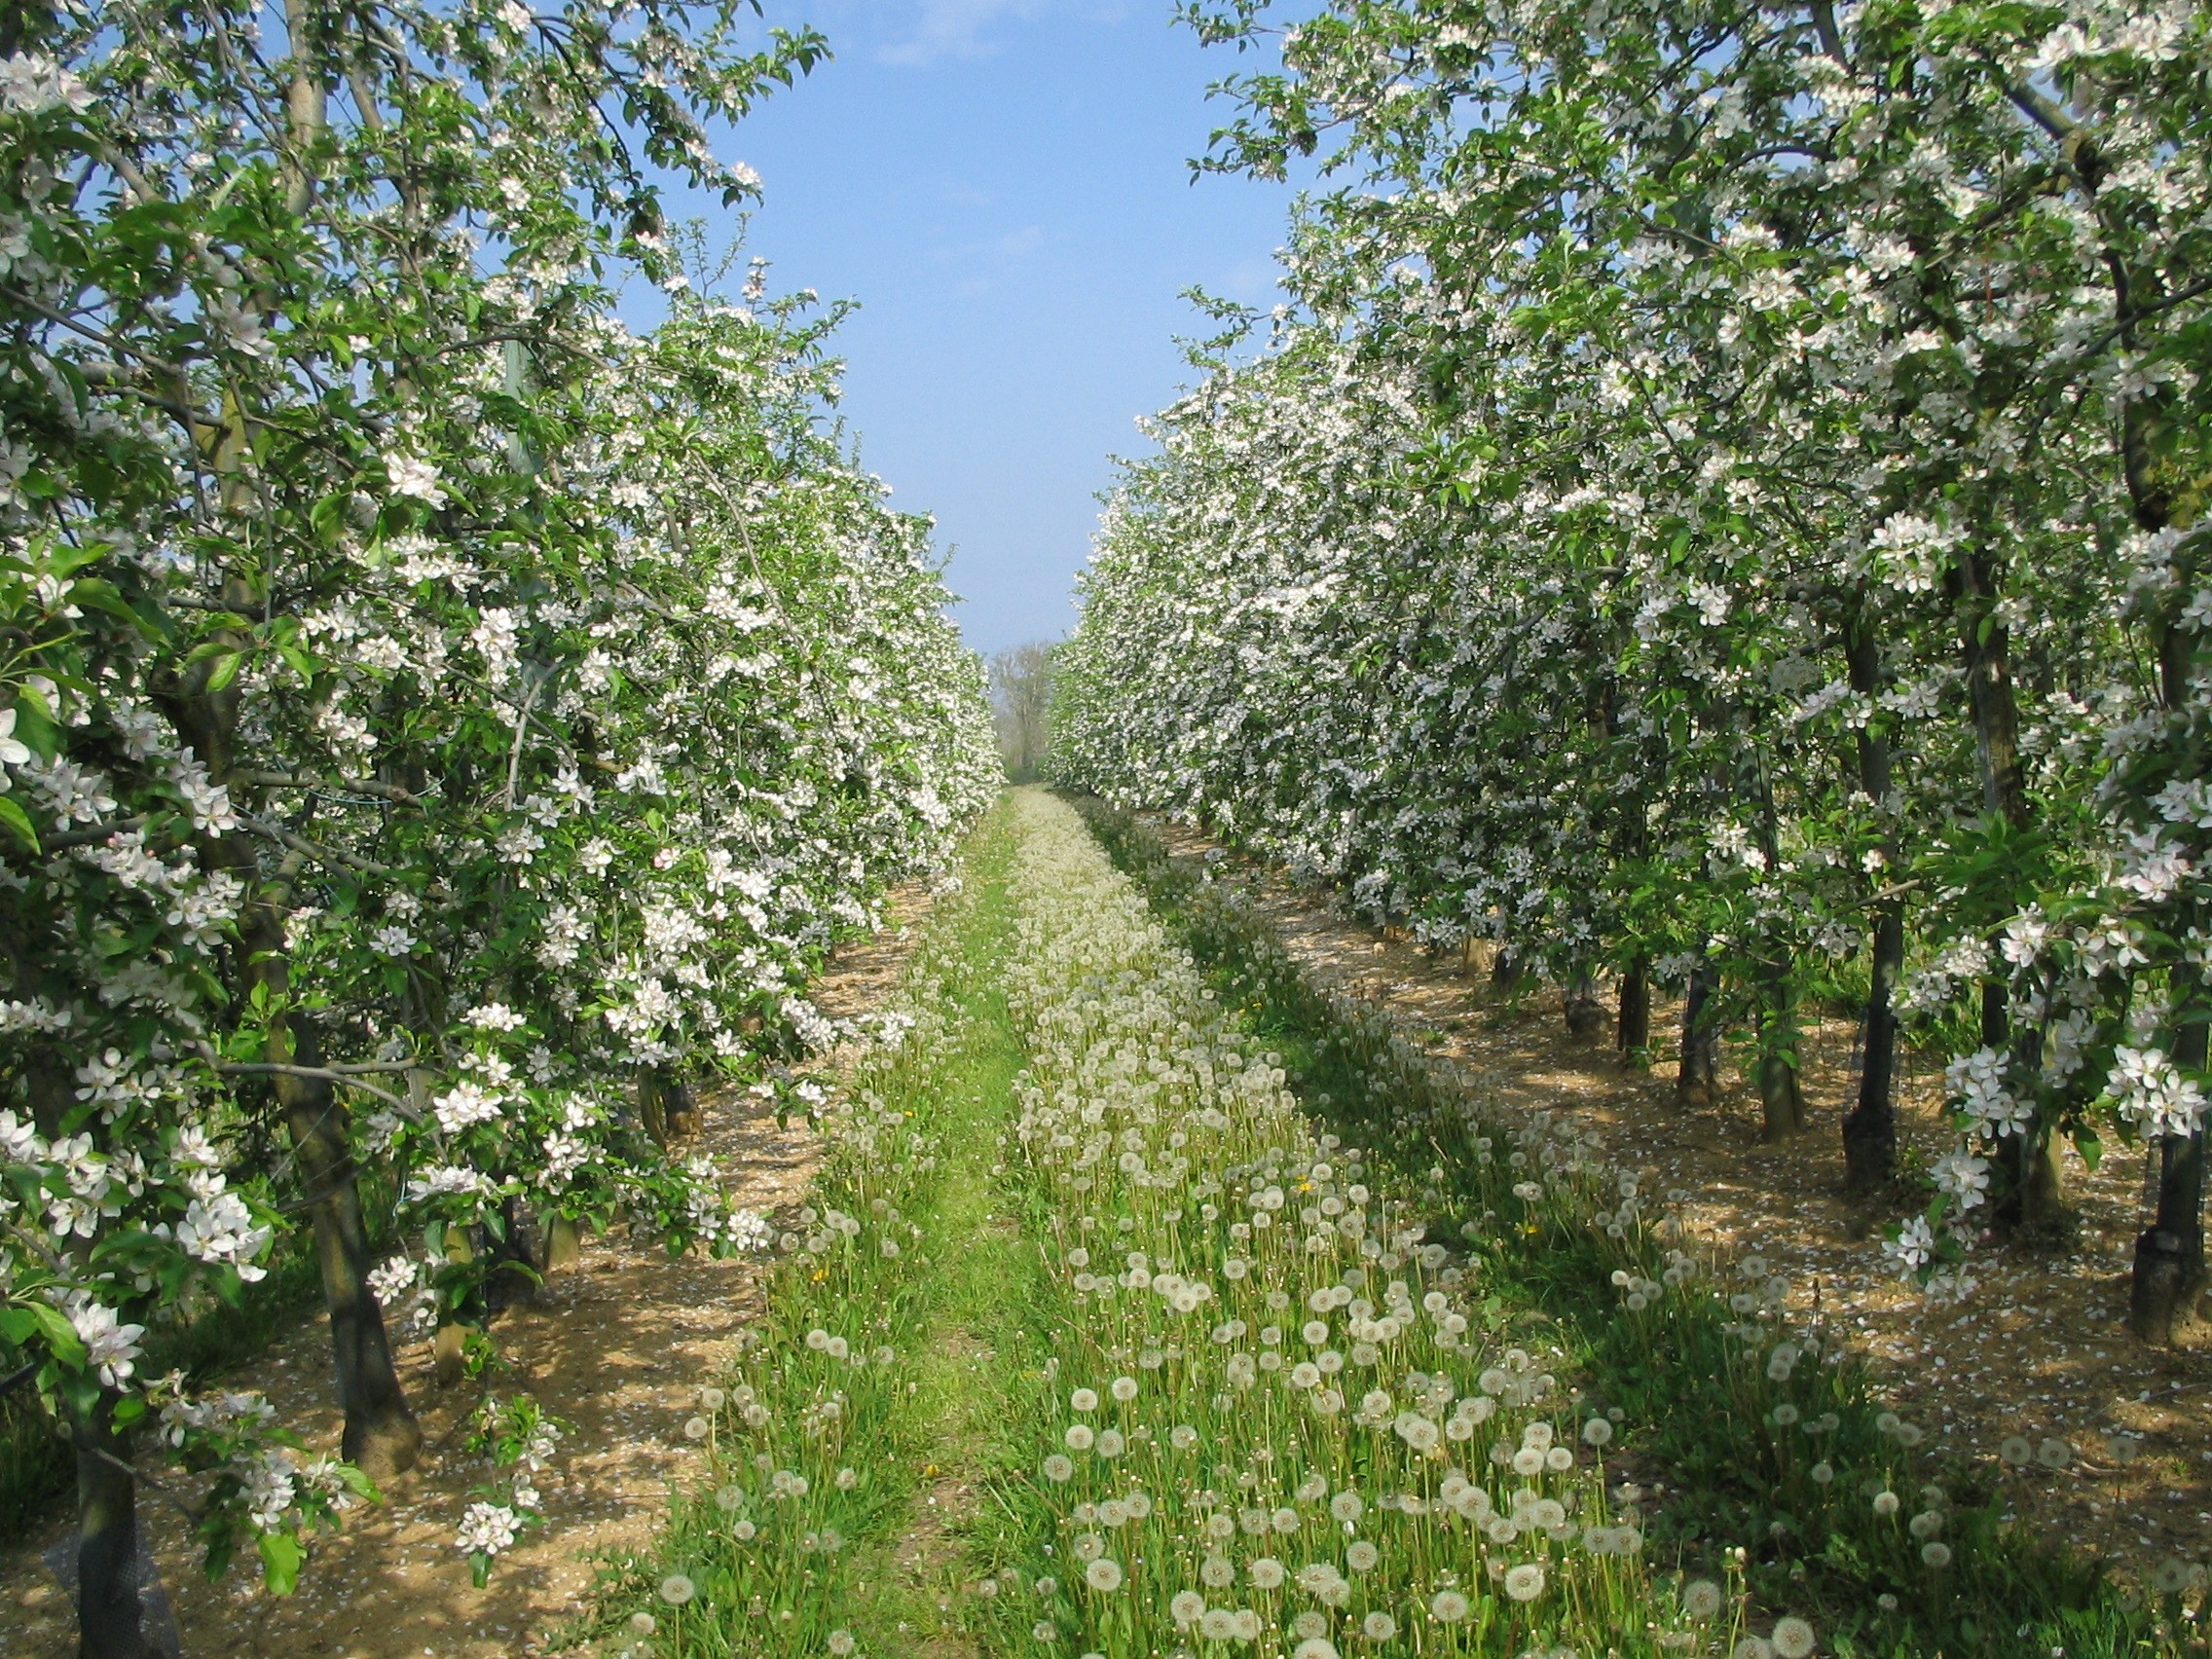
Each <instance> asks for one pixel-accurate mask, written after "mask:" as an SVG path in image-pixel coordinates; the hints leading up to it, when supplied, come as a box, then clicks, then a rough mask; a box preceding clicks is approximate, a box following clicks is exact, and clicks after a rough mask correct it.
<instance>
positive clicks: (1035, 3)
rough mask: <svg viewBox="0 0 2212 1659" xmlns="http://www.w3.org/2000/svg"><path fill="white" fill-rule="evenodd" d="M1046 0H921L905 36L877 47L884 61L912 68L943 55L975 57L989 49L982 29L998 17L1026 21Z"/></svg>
mask: <svg viewBox="0 0 2212 1659" xmlns="http://www.w3.org/2000/svg"><path fill="white" fill-rule="evenodd" d="M1047 3H1048V0H921V5H920V13H921V15H920V16H919V17H918V18H915V19H914V32H913V34H912V36H911V37H910V38H909V39H906V40H903V41H897V42H894V43H893V44H891V45H889V46H886V47H883V48H882V49H880V50H879V51H878V52H877V54H876V55H877V56H878V57H880V58H882V59H883V61H884V62H886V63H903V64H910V65H913V66H915V67H921V66H924V65H927V64H931V63H935V62H937V61H939V60H940V58H946V57H977V56H980V55H982V54H983V53H985V52H987V51H988V50H989V48H988V47H987V46H985V44H984V42H983V38H982V35H983V29H984V27H985V26H986V25H988V24H990V23H994V22H997V21H998V20H999V19H1000V18H1021V19H1023V20H1025V21H1026V20H1028V19H1030V18H1036V17H1039V16H1040V15H1042V14H1043V13H1044V11H1045V9H1046V5H1047Z"/></svg>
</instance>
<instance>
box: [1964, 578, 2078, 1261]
mask: <svg viewBox="0 0 2212 1659" xmlns="http://www.w3.org/2000/svg"><path fill="white" fill-rule="evenodd" d="M1951 588H1952V595H1953V597H1954V599H1955V600H1956V601H1957V603H1958V611H1959V630H1960V635H1959V638H1960V654H1961V660H1962V661H1963V662H1964V664H1965V667H1966V673H1967V693H1968V698H1969V700H1970V702H1971V703H1972V708H1973V731H1974V758H1975V761H1976V764H1977V768H1978V770H1979V772H1980V774H1981V804H1982V810H1983V811H1984V812H1985V813H1987V814H1988V815H1989V816H1990V817H1991V818H1992V819H1996V820H2000V821H2002V822H2003V823H2004V824H2005V826H2006V827H2007V828H2008V829H2009V830H2026V829H2027V828H2029V826H2030V824H2031V823H2032V822H2033V818H2034V815H2033V813H2032V812H2031V810H2030V808H2029V804H2028V791H2027V783H2026V780H2025V778H2024V776H2023V775H2022V773H2021V771H2020V743H2019V713H2018V708H2017V706H2016V704H2015V701H2014V699H2013V695H2012V673H2011V661H2010V643H2009V636H2008V634H2007V632H2006V629H2005V624H2004V623H2003V622H2002V621H2000V620H1999V618H1998V616H1997V609H1996V607H1997V583H1996V576H1995V573H1994V571H1992V570H1991V569H1990V567H1989V566H1988V565H1987V564H1985V563H1984V562H1983V560H1982V557H1981V555H1980V554H1979V553H1978V552H1975V551H1972V550H1970V551H1967V552H1965V553H1962V554H1961V555H1960V557H1959V560H1958V563H1957V565H1956V566H1955V567H1954V568H1953V571H1952V576H1951ZM2009 1034H2010V1018H2009V1010H2008V1007H2007V991H2006V987H2005V984H2004V981H2002V980H1997V979H1992V980H1990V981H1988V982H1986V983H1985V984H1984V985H1983V986H1982V1041H1983V1042H1984V1043H1986V1044H1987V1045H1988V1046H1989V1047H1991V1048H1993V1049H1995V1050H1997V1051H1999V1052H2000V1053H2006V1054H2008V1055H2009V1058H2010V1060H2011V1072H2012V1074H2013V1076H2014V1077H2015V1079H2017V1080H2020V1081H2022V1082H2024V1081H2025V1080H2026V1079H2027V1078H2028V1077H2031V1076H2033V1075H2034V1073H2035V1070H2036V1067H2037V1065H2038V1063H2039V1061H2040V1055H2039V1053H2038V1052H2037V1045H2036V1044H2035V1042H2034V1040H2033V1038H2032V1037H2031V1036H2030V1035H2028V1034H2026V1033H2023V1034H2022V1035H2021V1038H2020V1040H2019V1041H2018V1042H2017V1043H2014V1042H2012V1041H2011V1040H2010V1035H2009ZM1991 1172H1992V1174H1993V1175H1994V1176H1995V1177H1996V1180H1995V1181H1994V1182H1993V1183H1992V1186H1993V1188H1994V1189H1995V1190H1994V1191H1993V1193H1992V1195H1991V1196H1992V1198H1994V1199H1995V1202H1994V1203H1993V1204H1992V1206H1991V1208H1992V1211H1993V1213H1994V1214H1995V1216H1996V1218H1997V1219H1998V1220H1999V1221H2001V1222H2004V1223H2006V1224H2008V1225H2009V1226H2012V1227H2018V1228H2032V1227H2036V1226H2039V1225H2041V1224H2043V1223H2045V1222H2046V1221H2048V1220H2049V1219H2050V1218H2051V1217H2052V1216H2054V1215H2056V1214H2057V1213H2058V1210H2059V1207H2060V1205H2061V1203H2062V1201H2063V1197H2064V1195H2063V1192H2062V1184H2061V1182H2060V1180H2059V1173H2058V1158H2057V1155H2056V1153H2055V1152H2054V1150H2053V1149H2052V1148H2051V1146H2050V1144H2049V1139H2048V1136H2047V1134H2046V1131H2045V1127H2044V1125H2043V1124H2029V1125H2028V1126H2027V1127H2026V1128H2025V1129H2023V1130H2021V1131H2020V1132H2019V1133H2017V1134H2013V1135H2009V1136H2007V1137H2006V1144H2005V1145H2004V1146H2003V1147H2001V1148H2000V1149H1999V1157H1998V1158H1997V1160H1996V1162H1995V1168H1994V1169H1993V1170H1992V1171H1991Z"/></svg>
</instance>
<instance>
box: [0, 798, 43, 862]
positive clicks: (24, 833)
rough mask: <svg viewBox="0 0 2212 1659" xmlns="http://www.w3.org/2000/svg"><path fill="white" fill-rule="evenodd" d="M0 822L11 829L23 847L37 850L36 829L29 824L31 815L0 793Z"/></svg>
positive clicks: (33, 850)
mask: <svg viewBox="0 0 2212 1659" xmlns="http://www.w3.org/2000/svg"><path fill="white" fill-rule="evenodd" d="M0 824H5V825H6V826H7V827H8V828H9V829H11V830H14V831H15V832H16V838H17V839H18V840H19V841H21V842H22V843H23V845H24V846H25V847H27V848H29V849H30V850H31V851H32V852H34V853H35V852H37V851H38V830H36V829H35V828H34V827H33V826H32V824H31V815H30V814H29V813H27V812H25V811H24V810H23V809H22V808H21V807H19V806H18V805H17V804H16V803H15V802H14V801H12V800H10V799H9V798H8V797H7V796H6V795H0Z"/></svg>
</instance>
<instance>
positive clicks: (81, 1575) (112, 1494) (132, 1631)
mask: <svg viewBox="0 0 2212 1659" xmlns="http://www.w3.org/2000/svg"><path fill="white" fill-rule="evenodd" d="M115 1401H116V1396H115V1395H114V1394H113V1393H112V1392H103V1393H102V1394H101V1395H100V1398H99V1401H98V1403H97V1404H96V1405H95V1406H93V1408H92V1411H91V1412H89V1413H86V1414H83V1415H79V1416H76V1417H74V1419H73V1420H72V1421H71V1423H70V1439H71V1440H72V1441H73V1442H74V1444H75V1446H76V1449H77V1633H78V1635H77V1653H78V1659H148V1656H149V1654H150V1653H151V1651H152V1650H151V1649H150V1648H149V1647H148V1646H147V1643H146V1638H145V1633H144V1630H143V1626H142V1623H141V1621H142V1619H143V1617H144V1612H143V1609H142V1608H141V1607H140V1605H139V1600H138V1502H137V1497H138V1494H137V1484H138V1483H137V1481H136V1479H135V1477H134V1476H133V1475H132V1474H131V1472H130V1442H129V1437H128V1436H126V1435H124V1434H122V1433H120V1432H118V1431H117V1429H116V1426H115Z"/></svg>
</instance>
